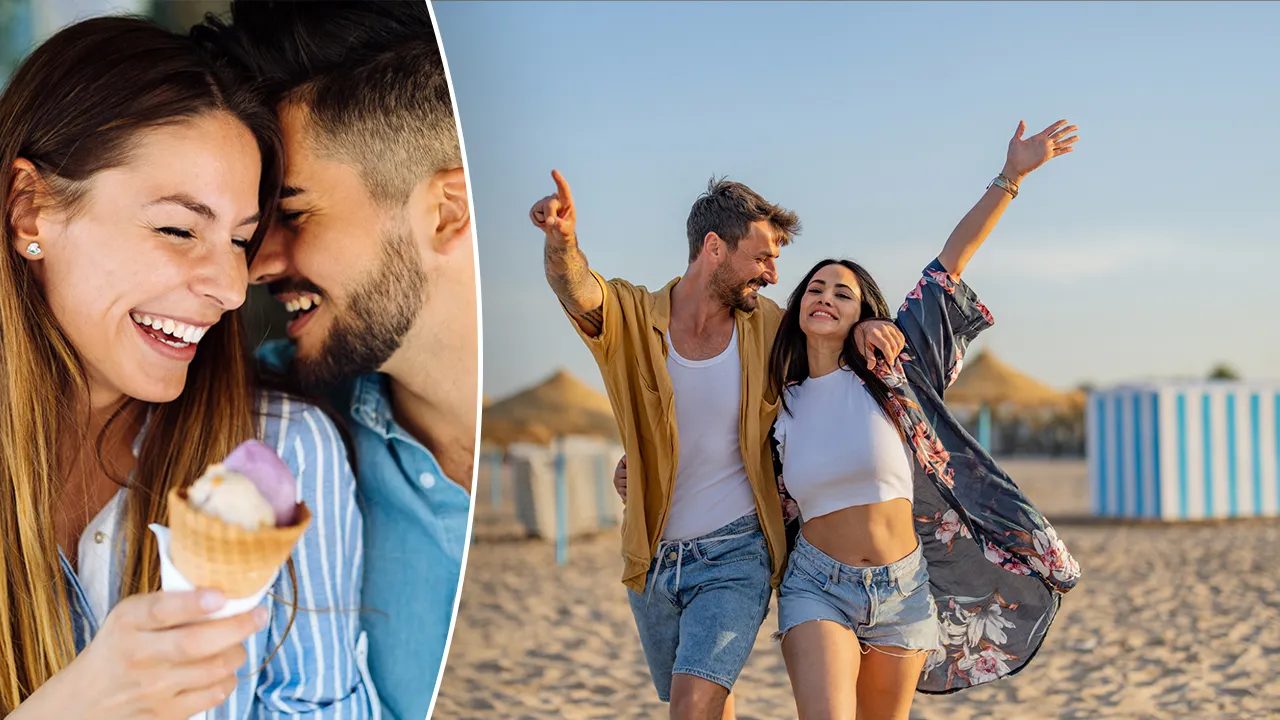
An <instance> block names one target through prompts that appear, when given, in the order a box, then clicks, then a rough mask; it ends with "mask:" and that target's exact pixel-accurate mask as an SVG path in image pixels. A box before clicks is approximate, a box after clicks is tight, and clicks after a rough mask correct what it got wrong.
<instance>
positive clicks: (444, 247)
mask: <svg viewBox="0 0 1280 720" xmlns="http://www.w3.org/2000/svg"><path fill="white" fill-rule="evenodd" d="M430 187H431V198H432V203H433V204H434V205H435V210H436V212H435V216H436V226H435V251H436V252H438V253H440V254H442V255H444V254H448V253H451V252H453V251H454V250H456V249H457V248H458V247H459V245H462V244H465V245H468V246H470V244H471V202H470V200H468V199H467V176H466V173H465V172H464V171H463V169H462V168H460V167H457V168H449V169H447V170H441V171H439V172H437V173H436V174H435V175H433V176H432V177H431V182H430Z"/></svg>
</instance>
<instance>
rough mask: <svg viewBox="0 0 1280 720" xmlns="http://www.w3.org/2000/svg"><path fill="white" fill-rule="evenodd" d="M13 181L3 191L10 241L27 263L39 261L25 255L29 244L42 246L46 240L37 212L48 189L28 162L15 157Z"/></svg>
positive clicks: (29, 255) (30, 255)
mask: <svg viewBox="0 0 1280 720" xmlns="http://www.w3.org/2000/svg"><path fill="white" fill-rule="evenodd" d="M10 172H11V173H12V178H11V179H10V181H9V187H8V188H6V192H5V203H4V209H5V218H4V220H5V222H6V223H7V224H8V225H9V227H10V228H11V229H12V231H13V237H11V238H10V241H11V242H12V243H13V249H14V250H16V251H17V252H18V253H19V254H20V255H22V256H23V257H24V258H26V259H28V260H38V259H40V257H42V255H32V254H31V253H28V252H27V248H28V247H29V246H31V243H39V244H43V243H45V242H46V241H47V240H48V238H47V237H41V235H40V209H41V206H42V205H44V204H45V203H44V199H45V198H46V197H48V194H49V193H48V187H47V186H46V185H45V183H44V181H43V180H42V179H41V177H40V171H39V170H37V169H36V166H35V165H34V164H32V162H31V161H30V160H27V159H25V158H18V159H16V160H14V161H13V165H12V166H10Z"/></svg>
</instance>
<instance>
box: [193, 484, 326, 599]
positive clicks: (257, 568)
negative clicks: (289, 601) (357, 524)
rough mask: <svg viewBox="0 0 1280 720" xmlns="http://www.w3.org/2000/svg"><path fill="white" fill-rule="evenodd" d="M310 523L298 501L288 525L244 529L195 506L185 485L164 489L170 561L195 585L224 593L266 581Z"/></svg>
mask: <svg viewBox="0 0 1280 720" xmlns="http://www.w3.org/2000/svg"><path fill="white" fill-rule="evenodd" d="M310 523H311V513H310V511H308V510H307V506H306V505H303V504H301V503H299V504H298V509H297V514H296V516H295V521H294V523H293V524H292V525H289V526H288V527H269V528H264V529H261V530H246V529H244V528H243V527H240V526H239V525H234V524H231V523H228V522H224V521H222V520H220V519H218V518H216V517H213V516H211V515H206V514H205V513H202V512H200V511H198V510H196V509H195V508H193V507H192V506H191V504H190V503H189V502H188V501H187V493H186V490H181V489H174V490H170V491H169V533H170V537H171V538H172V540H171V544H170V547H169V555H170V558H171V559H172V560H173V564H174V566H175V567H176V568H177V569H178V570H179V571H180V572H181V573H182V575H183V576H184V577H186V578H187V579H188V580H190V581H191V582H192V583H193V584H195V585H196V586H197V587H208V588H216V589H218V590H221V591H222V592H223V593H226V596H227V597H229V598H238V597H246V596H248V595H252V594H253V593H255V592H257V591H258V590H260V589H262V587H263V586H264V585H266V584H267V583H268V582H270V581H271V579H272V578H273V577H274V576H275V573H276V571H277V570H279V569H280V566H281V565H283V564H284V562H285V560H287V559H288V558H289V555H290V554H291V553H292V552H293V546H294V545H295V544H297V542H298V538H299V537H301V536H302V533H303V531H304V530H306V529H307V525H309V524H310Z"/></svg>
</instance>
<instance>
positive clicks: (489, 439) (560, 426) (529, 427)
mask: <svg viewBox="0 0 1280 720" xmlns="http://www.w3.org/2000/svg"><path fill="white" fill-rule="evenodd" d="M563 435H588V436H592V437H601V438H609V439H616V438H617V437H618V425H617V423H616V422H614V419H613V408H612V407H610V405H609V398H607V397H605V396H604V395H603V394H601V393H599V392H597V391H596V390H594V389H592V388H591V387H590V386H588V385H587V384H586V383H584V382H582V381H581V380H579V379H578V378H576V377H574V376H573V375H570V374H569V372H568V371H566V370H558V371H556V373H555V374H553V375H552V376H551V377H549V378H547V379H546V380H544V381H543V382H541V383H539V384H537V385H535V386H533V387H531V388H529V389H527V390H523V391H521V392H518V393H516V394H515V395H512V396H511V397H509V398H506V399H504V400H499V401H498V402H495V403H493V404H492V405H489V406H488V407H486V408H485V410H484V419H483V423H482V428H481V431H480V437H481V440H482V441H483V442H485V443H487V444H492V445H498V446H503V447H505V446H507V445H510V444H512V443H515V442H532V443H539V444H543V443H547V442H550V441H551V440H552V438H555V437H558V436H563Z"/></svg>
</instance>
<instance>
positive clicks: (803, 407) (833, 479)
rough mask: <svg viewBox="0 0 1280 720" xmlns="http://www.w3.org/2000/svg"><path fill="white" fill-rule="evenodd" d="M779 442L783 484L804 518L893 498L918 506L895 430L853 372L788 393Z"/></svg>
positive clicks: (776, 424) (778, 430)
mask: <svg viewBox="0 0 1280 720" xmlns="http://www.w3.org/2000/svg"><path fill="white" fill-rule="evenodd" d="M786 393H787V395H786V400H787V408H788V409H789V410H790V413H788V412H787V411H784V410H779V411H778V419H777V421H775V422H774V425H773V433H774V438H776V439H777V441H778V456H779V457H780V458H781V460H782V478H783V482H784V483H786V486H787V490H788V491H789V492H790V493H791V496H792V497H793V498H795V501H796V504H798V505H799V506H800V515H801V516H802V517H803V518H804V519H806V520H807V519H810V518H815V517H818V516H820V515H826V514H828V513H832V512H835V511H837V510H842V509H844V508H847V507H852V506H854V505H868V504H871V503H878V502H884V501H886V500H892V499H894V498H906V499H907V500H912V499H913V494H912V479H911V471H912V466H911V457H910V454H909V452H908V450H907V446H906V444H905V443H904V442H902V438H901V437H900V436H899V435H898V432H897V430H895V429H894V426H893V425H892V424H891V423H890V421H889V418H888V417H886V416H885V414H884V411H883V410H882V409H881V408H880V405H879V404H877V403H876V401H875V398H873V397H872V396H871V393H870V392H869V391H868V390H867V388H866V386H865V385H863V383H862V379H861V378H859V377H858V376H857V375H856V374H855V373H854V372H853V371H852V370H850V369H848V368H841V369H839V370H836V371H835V372H831V373H827V374H826V375H823V376H821V377H816V378H809V379H807V380H805V381H804V382H802V383H800V384H798V385H792V386H791V387H789V388H787V390H786Z"/></svg>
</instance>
